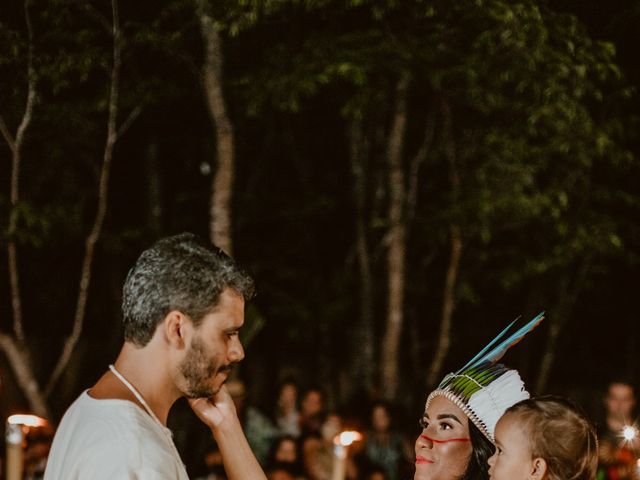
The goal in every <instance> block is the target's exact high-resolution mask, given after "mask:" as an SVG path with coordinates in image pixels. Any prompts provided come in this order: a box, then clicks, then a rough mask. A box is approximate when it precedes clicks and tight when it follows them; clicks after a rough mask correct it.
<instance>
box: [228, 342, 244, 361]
mask: <svg viewBox="0 0 640 480" xmlns="http://www.w3.org/2000/svg"><path fill="white" fill-rule="evenodd" d="M243 358H244V348H242V342H241V341H240V339H239V338H238V337H237V336H236V337H235V339H234V341H233V342H232V343H231V347H230V348H229V362H230V363H232V362H239V361H241V360H242V359H243Z"/></svg>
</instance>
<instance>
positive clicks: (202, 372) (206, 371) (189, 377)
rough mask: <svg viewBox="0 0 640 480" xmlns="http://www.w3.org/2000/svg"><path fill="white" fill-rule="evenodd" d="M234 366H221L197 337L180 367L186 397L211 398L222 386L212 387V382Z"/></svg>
mask: <svg viewBox="0 0 640 480" xmlns="http://www.w3.org/2000/svg"><path fill="white" fill-rule="evenodd" d="M232 367H233V364H228V365H219V364H218V362H217V359H216V356H214V355H210V354H209V353H208V352H207V349H206V347H205V345H204V342H203V341H202V340H201V339H200V338H199V337H195V338H194V339H193V342H192V343H191V347H190V348H189V351H188V352H187V355H186V357H185V359H184V360H183V361H182V363H181V365H180V373H181V374H182V376H183V378H184V380H185V382H186V386H185V395H186V396H187V397H189V398H210V397H212V396H213V395H215V394H216V393H218V390H219V389H220V387H221V386H222V383H221V384H220V385H212V384H211V380H212V379H213V377H214V376H215V375H217V374H218V373H228V372H230V371H231V368H232Z"/></svg>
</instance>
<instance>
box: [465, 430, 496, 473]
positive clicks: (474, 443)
mask: <svg viewBox="0 0 640 480" xmlns="http://www.w3.org/2000/svg"><path fill="white" fill-rule="evenodd" d="M469 437H470V438H471V447H472V448H473V450H472V451H471V457H470V458H469V464H468V465H467V470H466V472H464V475H463V476H462V477H461V479H460V480H488V479H489V458H490V457H491V456H492V455H493V452H494V451H495V449H496V447H494V446H493V443H491V442H490V441H489V439H488V438H487V437H485V436H484V435H483V434H482V432H481V431H480V430H479V429H478V427H476V426H475V425H474V424H473V422H471V421H469Z"/></svg>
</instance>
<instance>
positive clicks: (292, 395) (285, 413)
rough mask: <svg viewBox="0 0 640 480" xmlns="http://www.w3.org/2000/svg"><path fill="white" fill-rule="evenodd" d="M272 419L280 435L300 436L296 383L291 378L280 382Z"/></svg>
mask: <svg viewBox="0 0 640 480" xmlns="http://www.w3.org/2000/svg"><path fill="white" fill-rule="evenodd" d="M274 419H275V422H276V427H277V428H278V431H279V433H280V435H291V436H292V437H295V438H298V437H299V436H300V411H299V410H298V385H297V384H296V383H295V382H294V381H293V380H285V381H284V382H282V383H281V384H280V388H279V389H278V396H277V399H276V406H275V411H274Z"/></svg>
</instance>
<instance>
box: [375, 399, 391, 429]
mask: <svg viewBox="0 0 640 480" xmlns="http://www.w3.org/2000/svg"><path fill="white" fill-rule="evenodd" d="M390 424H391V419H390V418H389V414H388V413H387V410H386V408H384V407H383V406H382V405H378V406H376V407H375V408H374V409H373V412H372V413H371V425H372V426H373V429H374V430H375V431H376V432H386V431H387V430H389V426H390Z"/></svg>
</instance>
